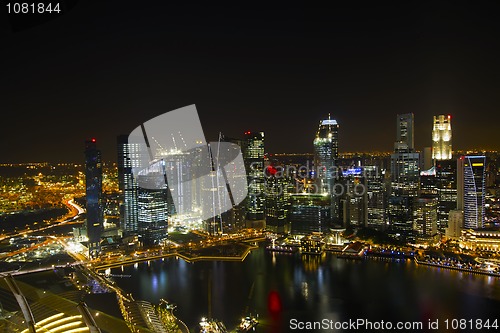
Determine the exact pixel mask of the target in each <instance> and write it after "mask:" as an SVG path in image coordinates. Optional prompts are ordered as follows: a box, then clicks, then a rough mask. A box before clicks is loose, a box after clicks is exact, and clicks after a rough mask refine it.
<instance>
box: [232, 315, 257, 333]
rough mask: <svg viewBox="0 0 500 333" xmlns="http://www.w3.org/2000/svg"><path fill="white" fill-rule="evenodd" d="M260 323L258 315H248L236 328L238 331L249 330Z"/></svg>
mask: <svg viewBox="0 0 500 333" xmlns="http://www.w3.org/2000/svg"><path fill="white" fill-rule="evenodd" d="M258 324H259V321H258V320H257V318H256V317H253V316H247V317H244V318H241V322H240V324H239V325H238V327H237V328H236V332H248V331H250V330H255V326H257V325H258Z"/></svg>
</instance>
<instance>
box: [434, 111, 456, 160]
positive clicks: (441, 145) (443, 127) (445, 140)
mask: <svg viewBox="0 0 500 333" xmlns="http://www.w3.org/2000/svg"><path fill="white" fill-rule="evenodd" d="M451 152H452V151H451V116H450V115H447V116H445V115H442V114H441V115H439V116H434V127H433V128H432V158H433V159H435V160H438V161H439V160H449V159H451Z"/></svg>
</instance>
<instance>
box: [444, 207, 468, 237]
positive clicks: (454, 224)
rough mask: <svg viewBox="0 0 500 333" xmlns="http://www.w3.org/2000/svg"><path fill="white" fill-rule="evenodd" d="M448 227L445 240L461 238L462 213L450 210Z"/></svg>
mask: <svg viewBox="0 0 500 333" xmlns="http://www.w3.org/2000/svg"><path fill="white" fill-rule="evenodd" d="M448 217H449V221H448V227H446V232H445V235H446V238H451V239H459V238H460V236H462V226H463V224H464V212H463V211H461V210H458V209H452V210H450V212H449V215H448Z"/></svg>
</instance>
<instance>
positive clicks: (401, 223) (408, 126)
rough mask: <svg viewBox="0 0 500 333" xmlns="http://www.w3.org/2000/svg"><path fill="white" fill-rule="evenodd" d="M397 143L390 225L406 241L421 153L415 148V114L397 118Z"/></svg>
mask: <svg viewBox="0 0 500 333" xmlns="http://www.w3.org/2000/svg"><path fill="white" fill-rule="evenodd" d="M397 127H398V131H397V141H396V142H395V144H394V153H393V154H391V194H390V198H389V207H388V208H389V209H388V215H389V223H390V225H391V228H392V229H393V230H394V231H396V232H397V233H398V234H400V235H402V236H403V238H404V237H407V236H408V235H410V234H411V233H412V230H413V199H414V198H416V197H417V196H418V189H419V177H420V170H419V165H420V154H419V153H417V152H415V151H414V146H413V140H414V139H413V114H412V113H408V114H402V115H398V116H397Z"/></svg>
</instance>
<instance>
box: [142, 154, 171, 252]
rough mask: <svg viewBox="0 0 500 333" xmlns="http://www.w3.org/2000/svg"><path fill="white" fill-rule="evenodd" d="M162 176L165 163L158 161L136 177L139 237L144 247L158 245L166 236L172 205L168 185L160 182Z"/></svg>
mask: <svg viewBox="0 0 500 333" xmlns="http://www.w3.org/2000/svg"><path fill="white" fill-rule="evenodd" d="M164 174H165V162H164V161H163V160H158V161H156V162H153V163H150V165H149V166H148V167H146V168H144V169H142V170H141V171H140V172H139V174H138V176H137V182H138V184H139V187H138V191H137V208H138V209H137V210H138V212H137V215H138V217H137V220H138V225H139V236H140V237H141V240H142V242H143V243H144V244H146V245H158V244H159V243H160V242H161V241H162V240H164V239H165V238H167V235H168V232H167V227H168V217H169V215H170V214H171V213H172V212H171V211H170V210H171V209H173V207H174V205H173V203H172V199H171V196H169V189H168V185H167V184H165V182H161V180H162V179H164V176H163V175H164ZM169 199H170V200H169Z"/></svg>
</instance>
